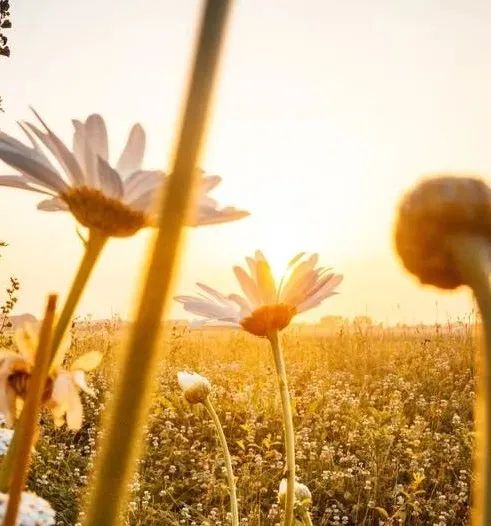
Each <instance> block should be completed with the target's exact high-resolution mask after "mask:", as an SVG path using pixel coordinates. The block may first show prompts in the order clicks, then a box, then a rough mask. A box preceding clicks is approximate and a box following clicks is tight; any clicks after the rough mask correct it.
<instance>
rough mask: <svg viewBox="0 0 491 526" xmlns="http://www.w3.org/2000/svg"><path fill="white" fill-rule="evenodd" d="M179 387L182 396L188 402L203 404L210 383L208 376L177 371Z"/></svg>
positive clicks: (209, 390)
mask: <svg viewBox="0 0 491 526" xmlns="http://www.w3.org/2000/svg"><path fill="white" fill-rule="evenodd" d="M177 381H178V383H179V387H180V388H181V389H182V391H183V393H184V398H185V399H186V400H187V401H188V402H189V403H190V404H204V403H205V402H206V399H207V398H208V395H209V394H210V392H211V383H210V381H209V380H208V378H205V377H204V376H201V375H200V374H198V373H188V372H186V371H180V372H178V373H177Z"/></svg>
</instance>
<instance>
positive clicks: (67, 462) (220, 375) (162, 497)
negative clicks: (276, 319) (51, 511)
mask: <svg viewBox="0 0 491 526" xmlns="http://www.w3.org/2000/svg"><path fill="white" fill-rule="evenodd" d="M121 339H122V335H121V332H120V331H119V330H118V329H117V328H116V326H113V325H112V324H108V325H107V326H105V327H99V328H97V329H96V328H90V327H89V328H87V327H79V328H75V329H74V331H73V344H72V350H71V352H72V353H73V354H74V355H78V354H81V353H83V352H85V351H87V350H93V349H98V350H102V351H103V352H104V354H105V364H104V367H102V368H101V369H100V370H99V371H97V372H95V373H93V374H92V375H91V382H92V384H93V385H94V386H95V387H96V388H97V398H96V399H90V398H88V397H85V399H84V404H85V409H86V415H85V416H86V418H85V421H84V426H83V428H82V429H81V430H80V431H79V432H77V433H73V432H69V431H67V430H66V429H63V428H62V429H58V430H56V429H54V428H53V426H52V425H51V423H50V419H49V416H48V415H45V416H44V417H43V421H45V423H43V425H42V430H43V431H42V433H43V434H42V436H41V438H40V440H39V442H38V444H37V447H36V448H37V451H38V454H36V455H35V457H34V464H33V469H32V470H31V475H30V480H29V484H28V486H29V489H31V490H32V491H35V492H36V493H37V494H38V495H40V496H42V497H44V498H46V499H47V500H48V501H49V502H50V503H51V504H52V505H53V507H54V508H55V509H56V510H57V519H58V524H60V525H61V524H63V525H74V524H77V520H78V519H77V515H78V510H79V506H80V502H81V499H82V498H83V494H84V491H85V489H86V487H87V484H88V483H89V477H88V473H89V471H90V468H91V467H92V465H93V459H94V454H95V447H96V443H97V440H98V438H99V436H98V422H99V417H100V415H101V414H102V413H103V412H104V410H105V405H104V403H105V402H104V399H105V397H107V396H110V393H111V383H112V379H113V377H114V367H113V364H114V357H115V356H116V354H117V353H118V352H119V350H120V345H121ZM162 345H165V348H166V358H165V361H164V363H162V364H161V367H160V371H159V388H158V393H157V395H156V396H155V399H154V403H153V410H152V417H151V420H150V422H149V423H148V428H147V429H146V439H147V440H146V444H147V450H146V455H145V457H144V458H143V459H142V460H141V461H140V462H139V465H138V473H137V476H135V478H134V480H133V483H132V486H131V492H132V494H131V500H130V502H129V505H128V512H127V516H126V519H125V520H126V524H128V525H135V526H136V525H147V526H151V525H170V526H174V525H175V526H177V525H189V526H191V525H203V526H204V525H209V526H218V525H227V524H229V523H230V516H229V500H228V494H227V481H226V474H225V471H224V463H223V458H222V456H221V453H220V448H219V447H218V445H217V439H216V435H215V430H214V429H213V427H212V424H211V422H210V420H209V417H208V416H207V415H206V413H205V410H204V409H203V408H202V407H198V406H193V407H191V406H190V405H189V404H188V403H187V402H186V401H185V400H184V399H183V397H182V393H181V390H180V389H179V388H178V386H177V381H176V373H177V371H179V370H183V369H188V370H195V371H197V372H199V373H201V374H204V375H205V376H207V377H208V378H209V379H210V380H211V381H212V383H213V386H214V391H213V395H212V396H213V403H214V404H215V407H216V408H217V412H218V413H219V416H220V418H221V420H222V423H223V426H224V430H225V434H226V436H227V439H228V443H229V447H230V450H231V453H232V456H233V462H234V469H235V473H236V475H237V477H238V481H237V487H238V494H239V507H240V514H241V517H242V523H243V524H244V525H245V524H247V525H251V526H252V525H254V526H256V525H257V526H259V525H261V526H266V525H276V524H279V523H280V515H279V507H278V504H277V489H278V485H279V482H280V479H281V478H282V474H283V469H284V456H283V453H284V449H283V435H282V423H281V406H280V400H279V397H278V395H277V387H276V384H275V382H276V377H275V374H274V365H273V361H272V356H271V353H270V350H269V348H268V344H267V342H266V341H264V342H263V341H262V340H261V339H258V338H254V337H248V335H247V334H244V333H243V332H236V331H225V330H207V331H198V332H192V333H191V332H189V331H188V330H187V329H186V328H184V327H174V328H172V329H170V330H169V331H168V334H167V336H166V337H165V341H163V342H162ZM284 345H285V354H286V361H287V368H288V373H289V378H290V386H291V391H292V396H293V402H294V409H295V426H296V442H297V462H298V473H299V477H300V479H301V481H302V482H304V483H306V484H307V485H308V487H309V488H310V490H311V492H312V494H313V509H312V512H313V521H314V524H317V525H322V526H324V525H326V526H327V525H340V524H342V525H377V526H379V525H392V524H394V525H395V524H405V525H438V526H444V525H459V526H461V525H463V524H467V523H468V522H469V507H470V503H469V499H470V486H471V469H472V462H471V454H472V447H473V420H472V408H473V401H474V370H473V356H474V353H475V346H476V342H475V338H474V335H473V329H472V327H471V326H462V327H460V328H457V329H455V328H453V329H450V330H445V331H443V330H431V331H426V332H419V333H418V332H416V331H409V330H408V331H407V332H404V331H398V332H397V333H396V332H395V331H392V330H385V331H376V332H375V331H370V330H367V331H364V330H363V331H362V330H360V331H354V332H342V331H341V332H339V333H336V334H327V333H326V332H325V331H322V330H316V329H299V328H296V327H292V328H291V329H290V330H288V331H287V332H286V333H285V334H284Z"/></svg>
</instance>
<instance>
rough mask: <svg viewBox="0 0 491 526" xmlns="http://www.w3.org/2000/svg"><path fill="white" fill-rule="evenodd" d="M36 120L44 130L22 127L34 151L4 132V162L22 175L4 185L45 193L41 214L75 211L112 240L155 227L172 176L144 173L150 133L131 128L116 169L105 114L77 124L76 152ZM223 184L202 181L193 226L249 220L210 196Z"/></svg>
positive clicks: (3, 180) (0, 139) (0, 154)
mask: <svg viewBox="0 0 491 526" xmlns="http://www.w3.org/2000/svg"><path fill="white" fill-rule="evenodd" d="M35 115H36V117H37V118H38V120H39V121H40V123H41V124H42V126H43V128H44V129H40V128H38V127H37V126H35V125H34V124H31V123H27V122H26V123H22V124H21V127H22V129H23V130H24V132H25V133H26V134H27V136H28V138H29V141H30V142H31V146H26V145H25V144H23V143H22V142H20V141H18V140H17V139H15V138H13V137H11V136H9V135H7V134H5V133H3V132H0V159H1V160H2V161H4V162H5V163H7V164H8V165H10V166H11V167H12V168H14V169H16V170H17V171H18V172H20V175H5V176H1V177H0V185H2V186H10V187H14V188H21V189H24V190H31V191H35V192H38V193H41V194H45V195H47V196H48V198H47V199H45V200H44V201H41V202H40V203H39V205H38V208H39V209H41V210H45V211H48V212H53V211H60V210H64V211H70V212H71V213H72V214H73V216H74V217H75V218H76V219H77V221H78V222H79V223H81V224H82V225H83V226H85V227H87V228H89V229H91V230H97V231H99V232H101V233H103V234H104V235H106V236H116V237H126V236H131V235H133V234H134V233H135V232H137V231H138V230H140V229H141V228H143V227H146V226H152V225H153V224H154V223H155V219H156V216H155V209H154V204H155V198H156V195H157V193H158V192H159V191H160V188H161V187H162V186H164V187H165V180H166V177H165V175H164V174H163V173H162V172H160V171H148V170H142V161H143V155H144V151H145V132H144V130H143V128H142V127H141V126H140V125H139V124H136V125H134V126H133V128H132V129H131V132H130V134H129V137H128V141H127V143H126V146H125V148H124V150H123V152H122V154H121V155H120V157H119V160H118V161H117V162H116V164H115V165H114V166H113V165H111V164H110V163H109V149H108V137H107V131H106V125H105V122H104V119H103V118H102V117H101V116H100V115H97V114H93V115H90V116H89V117H88V118H87V120H86V121H85V122H81V121H78V120H74V121H73V125H74V128H75V131H74V135H73V146H72V149H71V150H70V149H69V148H67V146H66V145H65V144H64V143H63V142H62V141H61V140H60V139H59V138H58V137H57V136H56V135H55V134H54V133H53V132H52V131H51V130H50V129H49V128H48V126H47V125H46V124H45V122H44V121H43V120H42V119H41V117H39V115H38V114H37V113H35ZM41 145H42V146H43V148H44V149H43V148H42V147H41ZM48 152H49V154H50V156H48V155H47V153H48ZM51 159H52V160H53V161H54V162H52V160H51ZM220 181H221V178H220V177H218V176H209V177H206V176H203V177H202V183H201V185H202V186H201V191H200V195H199V198H198V204H197V208H196V209H195V211H194V214H192V217H191V218H190V224H191V225H193V226H198V225H207V224H212V223H222V222H227V221H234V220H236V219H240V218H242V217H245V216H247V215H248V213H247V212H244V211H242V210H237V209H236V208H233V207H226V208H222V209H220V208H219V207H218V204H217V202H216V201H215V200H214V199H212V198H210V197H209V196H208V192H209V191H210V190H212V189H213V188H214V187H216V186H217V185H218V184H219V183H220Z"/></svg>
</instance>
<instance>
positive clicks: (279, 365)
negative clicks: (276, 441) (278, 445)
mask: <svg viewBox="0 0 491 526" xmlns="http://www.w3.org/2000/svg"><path fill="white" fill-rule="evenodd" d="M268 337H269V341H270V343H271V348H272V350H273V356H274V363H275V366H276V374H277V377H278V387H279V389H280V395H281V405H282V408H283V426H284V431H285V450H286V469H287V472H286V480H287V487H286V497H285V520H284V523H283V524H284V525H285V526H291V525H292V523H293V513H294V507H295V431H294V429H293V412H292V405H291V400H290V393H289V391H288V378H287V375H286V368H285V359H284V357H283V350H282V349H281V344H280V341H279V337H278V331H273V332H272V333H271V334H270V335H269V336H268Z"/></svg>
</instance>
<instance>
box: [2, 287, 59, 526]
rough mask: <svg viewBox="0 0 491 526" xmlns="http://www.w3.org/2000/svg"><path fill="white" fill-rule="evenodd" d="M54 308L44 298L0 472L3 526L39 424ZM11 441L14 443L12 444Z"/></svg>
mask: <svg viewBox="0 0 491 526" xmlns="http://www.w3.org/2000/svg"><path fill="white" fill-rule="evenodd" d="M55 309H56V296H55V295H52V296H49V297H48V303H47V306H46V313H45V316H44V321H43V324H42V326H41V332H40V334H39V344H38V347H37V349H36V356H35V361H34V366H33V370H32V375H31V377H30V381H29V385H28V391H27V396H26V400H25V404H24V408H23V410H22V415H21V418H20V420H19V423H18V426H17V428H16V433H15V436H14V438H13V441H12V447H11V448H10V449H11V450H12V451H13V452H14V453H13V457H12V462H11V463H10V465H9V468H10V469H8V470H2V484H1V485H2V488H1V490H2V491H3V492H7V491H8V492H9V500H8V504H7V511H6V514H5V519H4V522H3V524H4V526H15V524H16V519H17V512H18V509H19V504H20V501H21V496H22V491H23V489H24V486H25V483H26V479H27V473H28V471H29V464H30V460H31V450H32V445H33V443H34V437H35V434H36V429H37V426H38V422H39V413H40V410H41V404H42V397H43V393H44V390H45V387H46V379H47V377H48V372H49V365H50V344H51V334H52V328H53V321H54V317H55ZM14 441H15V444H14ZM13 467H15V469H12V468H13Z"/></svg>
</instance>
